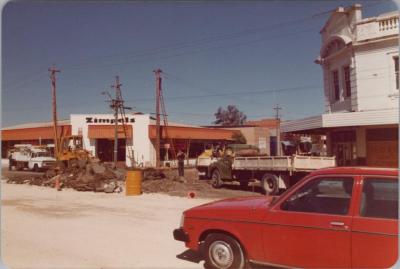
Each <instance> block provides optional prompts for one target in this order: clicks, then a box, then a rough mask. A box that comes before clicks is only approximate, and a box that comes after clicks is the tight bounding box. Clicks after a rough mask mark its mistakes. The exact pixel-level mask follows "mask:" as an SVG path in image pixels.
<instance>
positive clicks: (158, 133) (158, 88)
mask: <svg viewBox="0 0 400 269" xmlns="http://www.w3.org/2000/svg"><path fill="white" fill-rule="evenodd" d="M153 72H154V73H155V74H156V167H160V166H161V165H160V140H161V128H160V99H161V80H162V78H161V73H162V71H161V69H157V70H154V71H153Z"/></svg>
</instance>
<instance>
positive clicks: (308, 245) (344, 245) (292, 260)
mask: <svg viewBox="0 0 400 269" xmlns="http://www.w3.org/2000/svg"><path fill="white" fill-rule="evenodd" d="M353 185H354V178H353V177H352V176H330V175H329V176H318V177H314V178H311V179H309V180H307V181H305V182H304V183H303V184H301V185H299V186H298V187H297V188H295V189H294V190H293V191H291V192H290V193H289V194H288V195H285V197H283V199H282V200H281V201H279V202H277V204H276V205H274V206H273V208H271V210H270V211H268V212H267V214H266V216H265V219H264V223H263V225H262V226H263V227H262V233H263V234H262V236H263V246H264V258H265V261H264V262H265V263H267V264H271V265H283V266H290V267H314V268H348V267H350V265H351V257H350V254H351V253H350V251H351V233H350V231H351V220H352V210H353V209H352V208H353V205H352V192H353Z"/></svg>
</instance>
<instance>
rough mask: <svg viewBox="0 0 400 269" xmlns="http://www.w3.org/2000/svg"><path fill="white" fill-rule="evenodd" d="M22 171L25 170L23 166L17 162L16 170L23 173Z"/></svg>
mask: <svg viewBox="0 0 400 269" xmlns="http://www.w3.org/2000/svg"><path fill="white" fill-rule="evenodd" d="M22 169H23V166H22V165H21V163H18V162H17V167H16V170H17V171H21V170H22Z"/></svg>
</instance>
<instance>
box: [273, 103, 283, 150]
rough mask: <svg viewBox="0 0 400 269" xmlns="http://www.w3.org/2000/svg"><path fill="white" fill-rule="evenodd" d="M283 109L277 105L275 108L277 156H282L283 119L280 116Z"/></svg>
mask: <svg viewBox="0 0 400 269" xmlns="http://www.w3.org/2000/svg"><path fill="white" fill-rule="evenodd" d="M281 109H282V108H281V107H280V106H279V105H278V104H277V105H276V106H275V107H274V110H275V111H276V114H275V120H276V154H277V155H278V156H281V155H282V154H281V119H280V115H279V110H281Z"/></svg>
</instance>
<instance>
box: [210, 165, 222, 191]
mask: <svg viewBox="0 0 400 269" xmlns="http://www.w3.org/2000/svg"><path fill="white" fill-rule="evenodd" d="M211 186H213V187H214V188H216V189H219V188H221V186H222V180H221V175H220V173H219V171H218V169H215V170H213V171H212V174H211Z"/></svg>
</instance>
